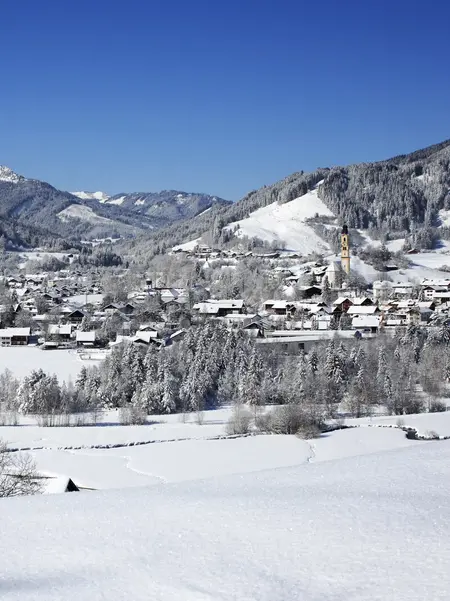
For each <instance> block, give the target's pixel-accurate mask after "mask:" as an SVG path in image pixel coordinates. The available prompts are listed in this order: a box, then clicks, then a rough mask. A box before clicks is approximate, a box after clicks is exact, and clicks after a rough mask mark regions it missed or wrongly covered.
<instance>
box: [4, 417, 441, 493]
mask: <svg viewBox="0 0 450 601" xmlns="http://www.w3.org/2000/svg"><path fill="white" fill-rule="evenodd" d="M229 416H230V409H227V408H225V409H221V410H217V411H208V412H205V414H204V416H203V417H204V422H203V424H198V423H197V420H196V416H195V415H190V416H188V421H187V422H183V421H182V416H179V415H169V416H167V415H165V416H152V418H151V419H152V420H153V422H152V423H149V424H148V425H145V426H120V425H118V414H117V412H115V411H111V412H108V413H106V414H105V415H104V416H103V417H102V420H101V423H100V424H99V425H98V426H96V427H93V426H85V427H78V428H64V427H54V428H43V427H38V426H37V425H35V422H34V421H33V419H32V418H26V419H24V420H22V424H21V426H19V427H14V426H4V427H2V428H0V438H2V439H4V440H5V441H6V442H7V444H8V446H9V447H10V448H15V449H17V448H19V449H21V448H27V449H30V452H31V453H32V455H33V457H34V458H35V460H36V462H37V465H38V467H39V469H40V470H41V471H43V472H52V473H55V474H60V475H66V476H70V477H71V478H72V479H73V480H74V481H75V482H76V483H77V484H78V485H82V486H84V487H89V488H123V487H129V486H143V485H153V484H156V483H158V482H177V481H184V480H197V479H202V478H207V477H212V476H219V475H226V474H233V473H234V474H238V473H242V474H243V473H249V472H256V471H261V470H266V469H270V468H275V467H286V466H296V465H303V464H305V463H317V462H321V461H330V460H337V459H342V458H344V457H350V456H359V455H366V454H371V453H378V452H380V451H387V450H396V449H401V448H404V447H408V446H417V445H422V444H425V445H426V444H435V443H434V442H418V441H415V440H408V439H407V438H406V436H405V433H404V432H403V431H402V430H400V429H397V428H380V427H374V426H376V425H383V426H384V425H389V424H390V425H395V424H396V423H397V420H398V418H397V417H373V418H370V419H369V418H367V419H359V420H357V419H353V420H348V422H347V424H348V425H359V426H360V427H358V428H352V429H347V430H340V431H335V432H331V433H328V434H324V435H322V436H321V437H319V438H317V439H314V440H309V441H306V440H301V439H299V438H297V437H295V436H274V435H256V436H249V437H245V438H237V439H229V438H228V439H223V438H222V439H218V437H224V436H225V434H226V432H225V424H226V422H227V420H228V418H229ZM403 420H404V423H405V425H408V426H412V427H415V428H417V429H418V431H419V433H423V434H425V433H427V432H429V431H435V432H437V433H438V434H439V435H441V436H449V435H450V412H448V413H436V414H422V415H417V416H416V415H412V416H406V417H404V418H403ZM137 442H139V443H145V444H140V445H137V446H136V445H134V444H133V443H137ZM112 445H120V446H119V447H118V448H94V447H98V446H101V447H107V446H112Z"/></svg>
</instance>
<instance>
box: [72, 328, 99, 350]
mask: <svg viewBox="0 0 450 601" xmlns="http://www.w3.org/2000/svg"><path fill="white" fill-rule="evenodd" d="M75 340H76V343H77V346H79V347H80V346H81V347H92V346H95V344H96V342H97V336H96V333H95V331H93V332H82V331H81V330H77V333H76V338H75Z"/></svg>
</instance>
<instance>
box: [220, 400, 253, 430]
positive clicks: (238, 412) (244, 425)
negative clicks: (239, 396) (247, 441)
mask: <svg viewBox="0 0 450 601" xmlns="http://www.w3.org/2000/svg"><path fill="white" fill-rule="evenodd" d="M251 423H252V414H251V413H250V411H248V409H246V408H245V407H242V405H236V406H235V407H234V409H233V413H232V414H231V417H230V418H229V420H228V421H227V424H226V432H227V434H229V435H232V434H248V433H249V432H250V426H251Z"/></svg>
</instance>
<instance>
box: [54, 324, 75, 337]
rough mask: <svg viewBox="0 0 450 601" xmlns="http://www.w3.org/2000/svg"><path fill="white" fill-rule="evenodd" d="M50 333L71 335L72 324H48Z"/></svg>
mask: <svg viewBox="0 0 450 601" xmlns="http://www.w3.org/2000/svg"><path fill="white" fill-rule="evenodd" d="M48 333H49V334H54V335H58V334H60V335H68V334H69V335H70V334H71V333H72V326H71V325H70V324H64V325H61V326H58V325H55V324H50V325H49V326H48Z"/></svg>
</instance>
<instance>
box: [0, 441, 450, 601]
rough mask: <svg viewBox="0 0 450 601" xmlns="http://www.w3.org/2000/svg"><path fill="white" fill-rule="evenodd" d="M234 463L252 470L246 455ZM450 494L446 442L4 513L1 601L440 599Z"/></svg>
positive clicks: (7, 503) (11, 505) (447, 558)
mask: <svg viewBox="0 0 450 601" xmlns="http://www.w3.org/2000/svg"><path fill="white" fill-rule="evenodd" d="M386 431H387V432H389V430H386ZM380 432H384V430H383V431H382V430H380ZM341 434H342V435H344V434H345V433H344V432H342V433H341ZM278 438H279V437H261V438H260V439H259V440H262V441H266V442H267V443H268V441H273V440H275V441H276V440H277V439H278ZM287 440H290V441H291V442H290V443H287V444H288V445H289V444H292V445H294V443H295V442H299V443H301V441H297V440H296V439H291V438H289V437H288V438H287ZM225 442H226V444H229V445H232V444H234V443H235V442H238V441H225ZM180 444H181V443H180ZM268 444H272V443H268ZM302 444H307V443H306V442H304V443H302ZM239 450H240V451H241V452H242V455H241V458H242V460H244V461H247V460H248V457H246V454H245V453H246V451H247V452H248V449H243V448H241V449H239ZM270 450H273V449H268V450H267V453H266V454H265V455H264V457H265V458H267V456H268V455H269V453H270ZM257 451H258V452H260V451H261V449H258V450H257ZM289 452H290V453H291V454H293V455H294V453H295V451H294V447H293V446H291V448H290V449H289ZM224 454H225V453H224ZM182 456H183V453H182V451H181V449H180V458H181V457H182ZM255 456H256V455H255ZM216 461H217V456H213V457H212V463H214V462H216ZM180 471H181V470H180ZM217 472H218V473H220V465H219V466H218V470H217ZM69 475H70V474H69ZM449 493H450V442H449V441H444V442H433V443H418V442H415V444H413V445H411V446H408V447H406V448H403V449H396V450H394V451H392V450H388V451H382V450H379V451H377V452H375V453H372V454H368V455H361V456H356V457H347V458H341V459H338V460H336V459H334V460H330V461H323V462H321V463H316V464H314V463H304V464H302V465H298V466H296V467H280V468H276V469H267V470H265V471H260V472H258V473H247V474H245V475H244V474H239V475H236V474H235V475H230V476H220V477H213V478H208V479H204V480H196V481H194V480H192V481H188V482H178V483H172V484H170V483H169V484H167V483H165V484H164V483H162V484H155V485H153V486H144V487H137V488H130V489H127V490H120V491H113V490H109V491H103V492H81V493H75V494H61V495H47V496H38V497H29V498H15V499H3V500H1V501H0V503H1V506H2V536H1V537H0V554H1V557H2V569H1V574H0V592H1V599H2V601H18V600H20V601H44V600H45V601H60V600H62V599H73V600H74V601H82V600H83V601H84V600H89V601H100V600H104V599H114V601H128V600H130V599H133V601H144V600H145V601H147V600H148V599H152V600H153V599H154V600H158V601H175V600H176V601H178V600H183V601H184V600H186V601H225V600H228V599H236V600H239V601H294V600H297V599H298V600H300V599H301V600H302V601H319V600H320V601H348V600H349V599H355V600H358V601H385V600H387V599H390V600H395V601H406V600H408V601H419V600H420V601H423V600H424V599H430V600H433V601H434V600H437V599H447V598H448V593H449V590H450V570H449V569H448V565H449V562H450V501H449Z"/></svg>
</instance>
